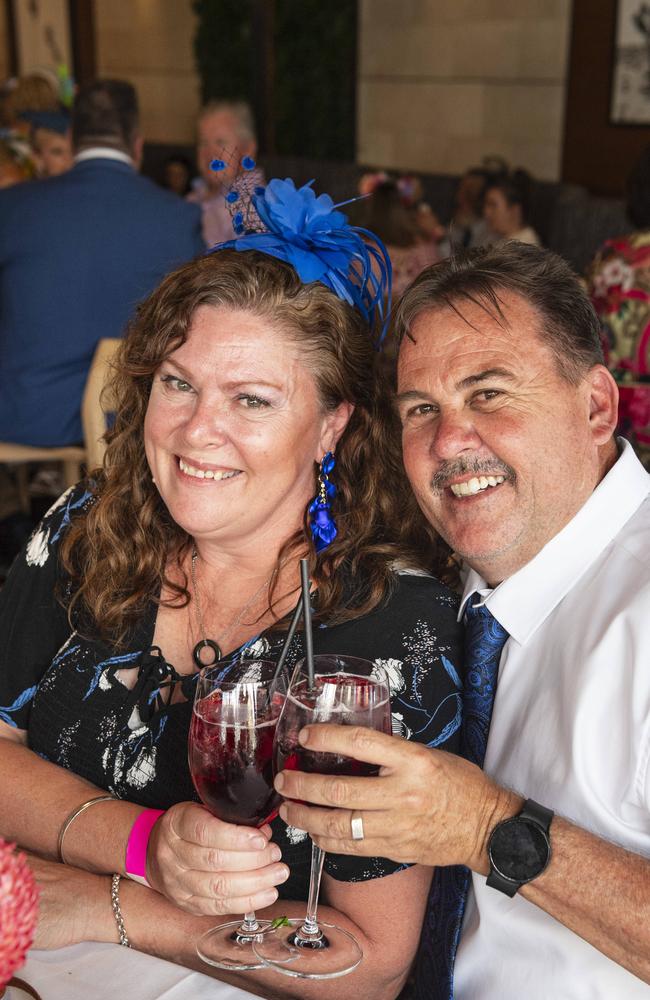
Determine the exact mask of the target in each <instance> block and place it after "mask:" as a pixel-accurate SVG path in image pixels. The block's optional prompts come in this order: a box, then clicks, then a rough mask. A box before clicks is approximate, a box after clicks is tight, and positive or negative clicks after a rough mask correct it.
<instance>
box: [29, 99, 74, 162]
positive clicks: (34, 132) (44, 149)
mask: <svg viewBox="0 0 650 1000" xmlns="http://www.w3.org/2000/svg"><path fill="white" fill-rule="evenodd" d="M23 117H24V118H27V120H28V121H29V122H30V124H31V142H32V151H33V154H34V161H35V163H36V171H37V174H38V176H39V177H58V175H59V174H63V173H65V171H66V170H70V168H71V167H72V164H73V162H74V158H73V153H72V136H71V135H70V116H69V115H68V114H67V112H64V111H32V112H25V114H24V115H23Z"/></svg>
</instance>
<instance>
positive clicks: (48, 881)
mask: <svg viewBox="0 0 650 1000" xmlns="http://www.w3.org/2000/svg"><path fill="white" fill-rule="evenodd" d="M26 856H27V861H28V863H29V867H30V868H31V870H32V872H33V873H34V878H35V879H36V883H37V885H38V890H39V897H38V924H37V926H36V937H35V939H34V948H44V949H52V948H65V946H66V945H69V944H78V943H79V942H80V941H117V935H116V930H115V920H114V918H113V911H112V908H111V880H110V876H108V875H93V874H91V872H85V871H82V870H81V869H80V868H73V867H71V866H70V865H61V864H59V863H58V862H56V861H46V860H45V859H44V858H39V857H38V856H37V855H36V854H29V853H28V854H27V855H26Z"/></svg>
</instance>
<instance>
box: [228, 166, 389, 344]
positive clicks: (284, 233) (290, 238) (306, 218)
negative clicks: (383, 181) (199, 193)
mask: <svg viewBox="0 0 650 1000" xmlns="http://www.w3.org/2000/svg"><path fill="white" fill-rule="evenodd" d="M253 165H254V164H253ZM249 169H250V168H249ZM313 183H314V182H313V181H310V182H309V183H308V184H304V185H303V186H302V187H300V188H296V186H295V184H294V183H293V181H292V180H291V179H290V178H287V179H286V180H279V179H278V178H276V179H274V180H271V181H269V183H268V184H267V185H266V187H265V188H262V187H256V188H255V189H254V191H253V193H252V196H251V201H252V204H253V206H254V208H255V211H256V213H257V216H258V217H259V222H260V223H261V225H262V226H263V227H264V229H263V230H262V231H259V228H260V227H259V223H258V222H257V220H255V222H256V226H255V228H256V229H257V230H258V231H257V232H250V231H249V232H246V231H244V222H245V219H246V214H245V212H244V209H243V208H242V209H240V211H241V216H240V217H238V216H237V215H234V216H233V225H234V227H235V231H236V232H238V231H239V232H240V233H242V235H240V236H239V238H238V239H234V240H228V241H227V242H226V243H219V244H217V245H216V246H215V247H212V249H211V251H210V252H213V251H215V250H224V249H226V248H234V249H235V250H239V251H244V250H258V251H260V252H261V253H266V254H269V255H270V256H271V257H277V258H278V259H279V260H284V261H286V262H287V263H288V264H291V266H292V267H293V268H294V270H295V271H296V273H297V274H298V277H299V278H300V280H301V281H303V282H304V283H305V284H308V283H309V282H312V281H320V282H321V284H323V285H325V286H326V287H327V288H330V289H331V290H332V291H333V292H334V294H335V295H337V296H338V297H339V298H340V299H343V300H344V301H345V302H348V303H349V304H350V305H351V306H354V307H355V308H356V309H358V310H359V312H360V313H361V315H362V316H363V317H364V319H365V320H366V322H367V323H368V324H369V325H370V327H371V328H373V327H375V325H376V328H377V329H378V331H379V333H378V338H377V340H378V343H379V344H380V343H381V341H382V340H383V338H384V336H385V333H386V327H387V325H388V315H389V312H390V304H391V291H390V290H391V264H390V258H389V256H388V252H387V250H386V247H385V246H384V244H383V243H382V242H381V240H380V239H379V238H378V237H377V236H375V235H374V234H373V233H371V232H369V230H367V229H361V228H359V227H357V226H351V225H350V224H349V222H348V219H347V216H346V215H345V214H344V213H343V212H340V211H339V210H338V209H339V208H340V207H341V206H340V205H335V204H334V202H333V201H332V199H331V198H330V196H329V195H328V194H321V195H319V196H318V197H317V196H316V194H315V193H314V191H313V190H312V184H313ZM233 190H234V191H235V193H237V198H236V199H235V201H236V202H237V201H239V200H240V195H239V193H238V192H237V183H236V182H235V184H233V186H232V188H231V189H230V191H229V192H228V193H227V194H226V202H227V203H228V198H229V196H232V192H233ZM241 200H242V201H243V200H244V199H241ZM344 204H347V202H346V203H344ZM238 226H239V227H240V228H239V229H238Z"/></svg>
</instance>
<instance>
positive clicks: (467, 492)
mask: <svg viewBox="0 0 650 1000" xmlns="http://www.w3.org/2000/svg"><path fill="white" fill-rule="evenodd" d="M499 300H500V303H501V309H502V313H503V320H499V318H498V317H496V316H494V315H491V313H490V312H488V311H487V309H485V308H483V307H482V306H481V305H480V304H478V303H476V302H461V303H458V307H457V308H458V311H455V310H453V309H450V308H448V307H443V308H436V309H432V310H426V311H424V312H421V313H420V314H419V315H418V316H417V318H416V319H415V321H414V322H413V324H412V326H411V338H412V339H411V338H409V337H405V338H404V341H403V343H402V346H401V348H400V356H399V368H398V404H399V412H400V416H401V420H402V428H403V430H402V441H403V448H404V463H405V467H406V471H407V474H408V477H409V479H410V481H411V485H412V487H413V490H414V492H415V495H416V497H417V499H418V502H419V504H420V507H421V508H422V510H423V512H424V514H425V515H426V517H427V519H428V520H429V521H430V523H431V524H432V525H433V527H434V528H436V530H437V531H438V532H439V533H440V534H441V535H442V536H443V538H444V539H445V540H446V541H447V542H448V543H449V545H451V547H452V548H453V549H454V550H455V551H456V552H457V553H458V554H459V555H461V556H462V557H463V558H465V559H466V560H467V561H468V562H469V563H470V565H471V566H473V567H474V568H475V569H476V570H477V571H478V572H479V573H481V574H482V576H483V577H484V578H485V579H487V580H488V581H489V582H491V583H493V584H494V583H497V582H499V581H500V580H503V579H505V577H506V576H509V575H511V574H512V573H514V572H516V570H518V569H520V568H521V567H522V566H523V565H525V564H526V563H527V562H529V561H530V560H531V559H532V558H533V557H534V556H535V555H536V554H537V552H539V551H540V549H541V548H542V547H543V546H544V545H545V544H546V543H547V542H548V541H549V540H550V539H551V538H553V537H554V535H556V534H557V533H558V532H559V531H560V530H561V529H562V528H563V527H564V525H565V524H567V522H568V521H570V520H571V518H572V517H573V516H574V515H575V513H576V512H577V511H578V510H579V509H580V507H581V506H582V505H583V504H584V503H585V501H586V499H587V497H588V496H589V494H590V493H591V492H592V491H593V489H594V488H595V486H596V484H597V483H598V481H599V479H600V478H601V476H602V474H603V471H604V469H603V457H602V454H601V449H600V447H599V446H602V445H604V444H605V443H606V441H607V439H608V437H609V434H611V428H610V429H609V430H606V429H605V427H604V425H603V423H602V421H600V420H599V419H597V418H596V419H594V412H597V411H598V406H597V403H596V402H594V385H593V382H594V378H595V379H596V381H598V379H599V378H600V379H602V378H605V377H606V373H604V374H603V370H602V369H600V368H599V367H597V368H595V369H593V370H592V371H590V372H587V373H585V377H584V379H582V381H580V382H579V383H578V384H577V385H574V384H571V383H570V382H568V381H567V380H566V379H564V378H562V376H561V375H560V374H559V372H558V368H557V365H556V363H555V359H554V357H553V353H552V348H551V347H550V346H549V344H548V343H547V342H545V341H544V340H543V339H542V338H541V336H540V333H539V330H540V324H541V323H542V319H541V317H540V315H539V314H538V312H537V311H536V310H535V309H534V308H533V307H532V306H530V305H529V304H528V303H527V302H526V301H525V300H524V299H523V298H522V297H521V296H519V295H516V294H514V293H511V292H505V291H504V292H500V293H499ZM594 372H596V373H597V374H596V375H594ZM612 447H613V446H612Z"/></svg>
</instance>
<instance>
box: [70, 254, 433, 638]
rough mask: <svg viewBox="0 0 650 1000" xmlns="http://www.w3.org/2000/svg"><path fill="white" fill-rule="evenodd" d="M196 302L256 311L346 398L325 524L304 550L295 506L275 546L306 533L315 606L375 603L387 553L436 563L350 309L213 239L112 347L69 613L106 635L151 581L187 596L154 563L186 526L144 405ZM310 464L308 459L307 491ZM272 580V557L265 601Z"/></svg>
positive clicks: (144, 599)
mask: <svg viewBox="0 0 650 1000" xmlns="http://www.w3.org/2000/svg"><path fill="white" fill-rule="evenodd" d="M203 305H207V306H215V307H216V306H226V307H230V308H233V309H238V310H243V311H245V312H249V313H252V314H253V315H255V316H259V317H261V318H264V319H268V320H269V322H271V323H272V324H273V325H274V326H275V327H276V328H277V329H278V330H279V331H280V332H281V333H282V334H283V335H285V336H286V337H287V338H288V339H289V340H291V341H293V342H294V343H296V344H298V345H299V346H300V347H301V349H302V352H303V357H304V363H305V365H306V366H307V367H308V368H309V370H310V371H311V372H312V374H313V376H314V379H315V383H316V386H317V390H318V393H319V395H320V399H321V401H322V405H323V407H324V408H325V409H327V410H333V409H335V408H336V407H337V406H339V405H340V403H342V402H343V401H346V400H347V401H349V402H350V403H352V404H354V411H353V413H352V416H351V418H350V420H349V422H348V425H347V427H346V429H345V431H344V432H343V434H342V436H341V438H340V440H339V442H338V445H337V448H336V469H335V471H334V473H333V477H332V478H333V481H334V482H335V484H336V487H337V494H336V497H335V498H334V499H333V501H332V514H333V516H334V518H335V520H336V524H337V527H338V536H337V538H336V539H335V541H334V542H333V543H332V544H331V545H329V547H328V548H326V549H325V550H324V551H322V552H321V553H320V554H318V555H316V553H315V550H314V547H313V544H312V542H311V534H310V531H309V526H308V522H307V515H306V511H305V522H304V526H303V528H302V530H301V531H299V532H298V533H297V534H296V535H294V536H293V537H292V538H290V539H289V540H288V541H287V542H286V544H285V545H284V547H283V549H282V551H281V553H280V556H279V558H278V567H279V565H280V563H281V561H282V560H284V559H286V558H287V556H288V555H289V554H291V553H294V552H295V554H296V556H297V553H298V550H299V549H300V550H302V549H304V547H305V545H307V546H308V548H309V553H310V563H311V570H312V573H313V577H314V579H315V580H316V582H317V585H318V592H319V601H318V606H319V615H321V616H322V617H323V618H325V619H327V620H329V621H335V620H336V621H343V620H346V619H349V618H354V617H357V616H358V615H360V614H364V613H366V612H367V611H369V610H371V609H372V608H373V607H376V606H377V605H378V604H379V603H380V602H381V601H382V600H383V599H384V598H385V597H386V596H388V592H389V588H390V583H391V579H392V576H393V574H392V566H391V564H392V562H393V561H394V560H400V561H402V562H403V563H406V564H408V565H409V566H414V567H423V568H431V569H434V568H435V569H437V570H438V571H439V570H440V569H442V568H443V567H444V566H445V564H446V559H447V554H448V550H447V549H446V547H445V546H444V545H443V543H442V542H440V541H439V540H438V538H437V536H436V535H435V534H434V532H433V531H432V529H431V528H430V527H429V526H428V524H427V522H426V521H425V519H424V517H423V515H422V514H421V512H420V511H419V509H418V508H417V506H416V503H415V500H414V498H413V496H412V494H411V490H410V488H409V484H408V481H407V479H406V475H405V472H404V468H403V465H402V460H401V453H400V447H399V428H398V424H397V417H396V414H395V411H394V408H393V406H392V401H391V399H390V396H389V394H388V390H387V388H386V386H385V385H384V383H383V381H382V379H381V377H380V376H379V375H378V374H377V368H378V366H377V365H376V363H375V362H376V358H375V351H374V349H373V347H372V345H371V336H370V331H369V330H368V327H367V325H366V324H365V322H364V321H363V319H362V318H361V316H360V315H359V314H358V313H357V312H356V311H355V310H354V309H353V308H352V307H351V306H349V305H348V304H347V303H345V302H343V301H341V300H340V299H338V298H337V297H336V295H334V293H332V292H331V291H329V290H328V289H327V288H326V287H325V286H324V285H321V284H318V283H313V284H309V285H304V284H303V283H302V282H301V281H300V279H299V278H298V276H297V274H296V272H295V271H294V270H293V268H292V267H290V266H289V265H288V264H286V263H284V262H282V261H279V260H276V259H275V258H273V257H270V256H267V255H264V254H261V253H259V252H257V251H245V252H243V253H240V252H237V251H235V250H221V251H219V252H217V253H215V254H211V255H208V256H205V257H201V258H199V259H197V260H195V261H192V262H191V263H189V264H186V265H184V266H183V267H181V268H179V269H178V270H177V271H175V272H174V273H173V274H170V275H169V276H168V277H167V278H165V280H164V281H163V282H162V284H161V285H160V287H159V288H158V289H157V290H156V291H155V292H153V294H152V295H150V297H149V298H148V299H147V300H146V301H145V302H144V303H143V304H142V305H141V307H140V308H139V310H138V313H137V316H136V318H135V320H134V322H133V324H132V326H131V328H130V331H129V333H128V336H127V337H126V339H125V340H124V342H123V344H122V346H121V348H120V351H119V353H118V357H117V361H116V371H115V375H114V378H113V382H112V386H111V390H112V394H113V398H114V400H115V402H114V408H115V411H116V420H115V424H114V427H113V429H112V430H111V432H110V434H109V435H108V439H109V443H108V448H107V452H106V456H105V460H104V468H103V470H101V471H98V472H96V473H95V474H94V476H93V478H94V479H95V480H96V487H95V491H96V495H97V499H96V500H95V502H94V503H93V504H91V505H90V506H89V507H88V509H87V510H86V511H85V512H84V513H81V514H80V515H79V516H78V517H76V518H75V519H74V520H73V522H72V525H71V527H70V529H69V531H68V532H67V534H66V536H65V538H64V541H63V543H62V550H61V551H62V562H63V567H64V569H65V570H66V572H67V573H68V574H69V576H70V577H71V585H70V587H69V588H68V591H67V593H68V598H67V603H68V606H69V613H70V614H72V612H73V611H74V612H75V617H77V618H78V617H79V615H80V616H81V617H80V619H79V620H80V621H82V622H83V623H84V627H85V628H90V629H93V630H94V631H95V632H99V634H100V635H101V636H102V637H104V638H107V639H110V640H111V641H113V642H114V643H117V644H119V643H121V642H122V641H123V640H124V638H125V636H126V633H127V631H128V629H129V628H130V627H131V626H132V625H133V624H134V623H135V622H136V621H137V619H138V618H139V616H140V615H141V614H142V612H143V610H144V609H145V608H146V605H147V603H148V602H149V601H151V600H152V599H153V600H157V599H158V595H159V593H160V590H161V587H162V586H163V585H164V586H165V588H166V589H167V590H168V592H171V594H172V595H173V596H172V598H171V600H170V602H169V603H170V605H171V606H174V607H183V606H185V605H186V604H187V603H188V601H189V591H188V587H187V577H186V575H185V577H184V583H180V584H179V583H177V582H174V581H173V580H171V579H170V578H169V575H168V573H167V566H168V565H169V563H170V561H171V562H172V563H173V562H174V561H175V562H176V564H177V565H179V566H180V564H181V562H182V559H183V558H184V556H186V554H187V552H188V550H189V548H190V547H191V545H192V540H191V538H190V536H189V535H188V534H187V533H186V532H185V531H184V530H183V529H182V528H180V527H179V525H177V524H176V523H175V522H174V521H173V519H172V518H171V516H170V514H169V512H168V511H167V508H166V507H165V505H164V503H163V501H162V499H161V497H160V495H159V493H158V490H157V489H156V487H155V485H154V484H153V482H152V478H151V473H150V471H149V467H148V464H147V461H146V457H145V449H144V417H145V412H146V409H147V404H148V400H149V393H150V389H151V385H152V381H153V378H154V375H155V373H156V371H157V370H158V368H159V366H160V364H161V363H162V362H163V361H164V360H165V359H166V358H167V357H169V355H170V354H171V353H172V352H173V351H175V350H176V348H178V347H179V346H180V345H181V344H182V343H183V342H184V341H185V339H186V337H187V334H188V330H189V328H190V325H191V322H192V318H193V316H194V314H195V312H196V310H197V308H198V307H199V306H203ZM316 473H317V466H316V465H314V493H316ZM175 575H176V577H178V574H175ZM180 575H181V578H183V574H182V573H181V574H180ZM276 584H277V571H276V574H275V576H274V579H273V580H272V582H271V585H270V587H269V601H270V603H271V606H273V603H272V602H273V600H274V599H276V598H274V592H275V587H276Z"/></svg>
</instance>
